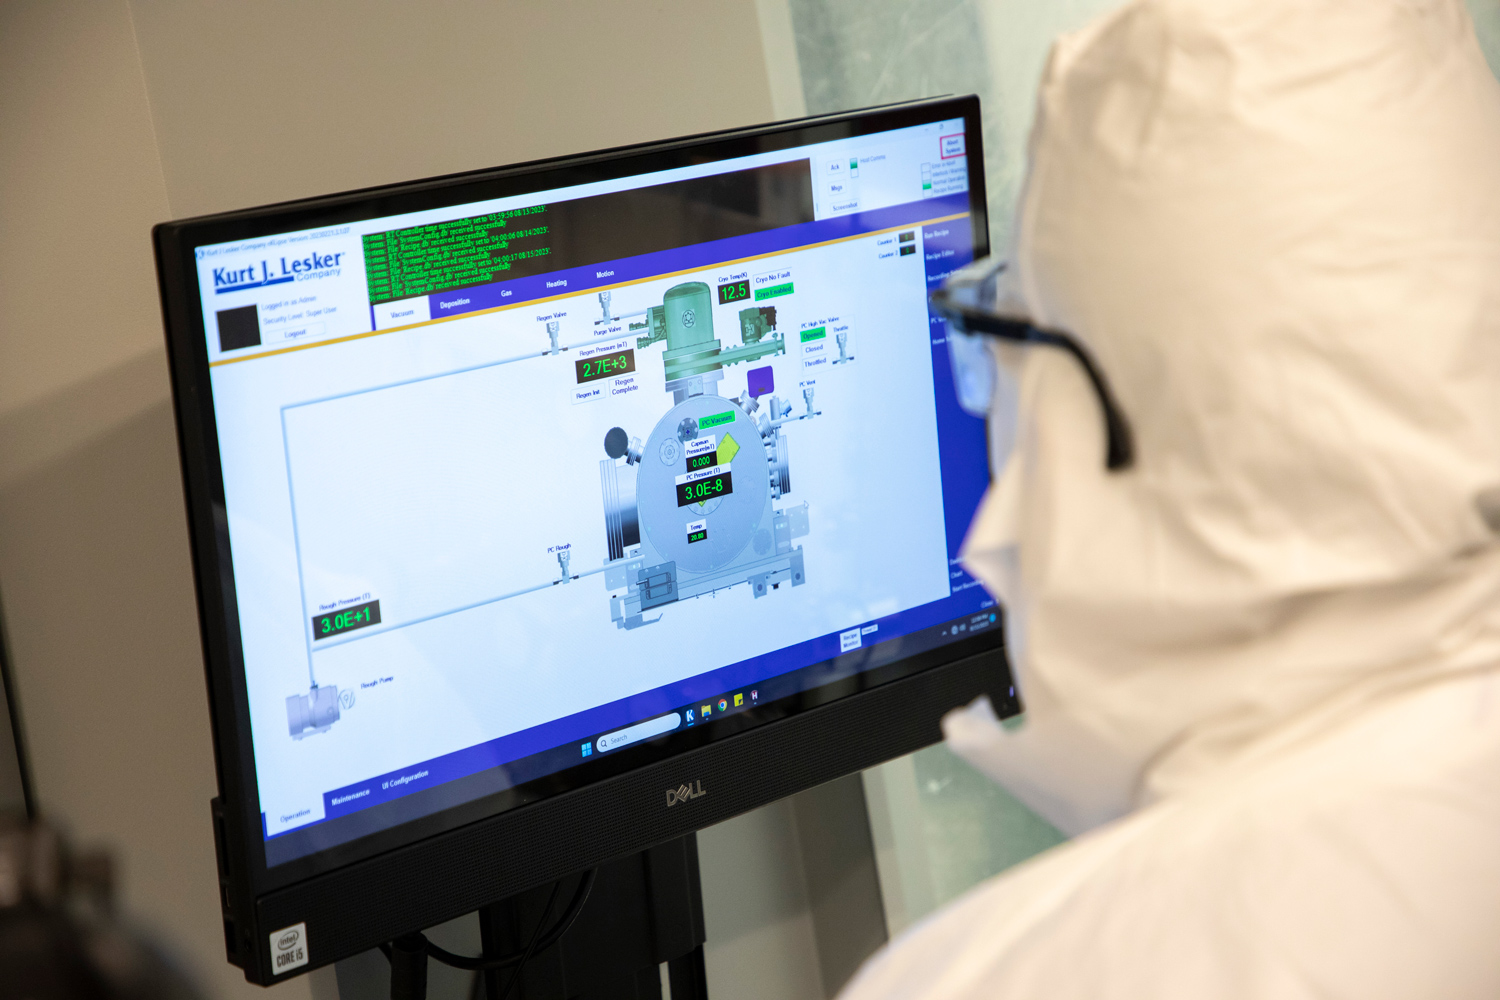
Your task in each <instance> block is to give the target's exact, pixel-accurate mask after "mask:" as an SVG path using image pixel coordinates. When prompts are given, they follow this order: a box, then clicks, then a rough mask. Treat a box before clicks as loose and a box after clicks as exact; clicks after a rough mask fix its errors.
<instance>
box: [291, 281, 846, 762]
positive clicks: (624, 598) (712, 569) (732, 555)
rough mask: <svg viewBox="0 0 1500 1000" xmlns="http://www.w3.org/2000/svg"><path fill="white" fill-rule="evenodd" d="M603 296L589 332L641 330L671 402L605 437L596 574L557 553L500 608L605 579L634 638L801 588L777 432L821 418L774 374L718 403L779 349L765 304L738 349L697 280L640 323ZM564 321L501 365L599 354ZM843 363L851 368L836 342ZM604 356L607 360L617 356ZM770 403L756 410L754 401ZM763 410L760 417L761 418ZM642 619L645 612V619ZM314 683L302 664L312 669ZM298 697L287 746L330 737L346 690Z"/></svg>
mask: <svg viewBox="0 0 1500 1000" xmlns="http://www.w3.org/2000/svg"><path fill="white" fill-rule="evenodd" d="M610 301H611V293H610V292H608V291H605V292H600V293H599V304H600V307H601V310H602V313H603V318H602V319H600V320H596V321H595V325H596V326H599V325H604V324H612V323H616V322H619V321H627V322H629V326H628V329H629V330H630V331H640V335H639V336H638V337H637V338H636V342H635V350H636V351H644V350H646V349H647V348H649V347H651V346H653V345H655V344H659V343H664V344H665V348H664V350H663V354H662V365H663V368H664V375H665V380H666V391H667V392H669V393H671V394H672V402H673V405H672V407H671V408H670V409H668V410H667V412H666V413H665V414H663V415H662V417H661V419H660V420H658V421H657V423H656V426H655V427H654V428H653V429H652V431H651V433H650V434H649V435H648V436H647V438H646V441H645V443H644V444H643V443H642V442H641V439H640V438H639V437H632V436H631V435H630V433H629V432H628V431H626V430H625V429H624V428H622V427H612V428H610V429H609V431H608V432H607V433H606V434H605V435H604V451H605V455H606V456H607V457H606V458H604V459H603V460H601V461H600V462H599V477H600V485H601V489H602V493H603V497H602V499H603V507H604V533H605V539H606V542H607V551H608V557H607V560H606V562H605V563H604V565H603V566H600V567H595V568H591V569H587V570H583V571H582V572H578V573H573V572H571V570H570V565H569V564H570V558H571V554H570V552H569V550H567V549H563V550H561V551H559V552H558V553H557V561H558V566H559V569H560V571H561V573H560V576H559V577H558V578H557V579H554V580H549V581H547V582H545V583H540V584H537V585H535V586H531V587H526V588H524V589H522V590H518V591H514V592H512V593H509V594H504V595H501V596H500V597H497V598H495V600H507V599H509V598H512V597H519V596H520V595H522V594H528V593H531V592H533V591H537V590H543V589H546V588H548V587H553V586H557V585H559V584H566V583H571V582H572V581H575V580H578V579H581V578H582V577H585V576H592V575H594V574H596V573H601V572H602V573H603V575H604V586H605V590H606V592H607V593H608V594H609V595H610V596H609V605H610V614H611V617H612V619H613V620H614V622H615V625H616V627H618V628H622V629H635V628H639V627H641V626H643V625H650V624H652V623H653V622H656V621H659V620H660V618H661V612H660V611H659V610H658V609H661V608H664V607H665V606H666V605H669V604H672V603H674V602H676V601H680V600H685V599H687V598H691V597H701V596H703V595H706V594H712V593H714V592H715V591H719V590H726V589H728V588H730V587H733V586H735V585H737V584H741V583H747V584H749V585H750V588H751V592H752V594H753V595H754V596H755V597H756V598H761V597H765V596H766V595H767V594H769V593H770V592H771V591H773V590H776V589H778V588H779V587H780V586H781V585H782V584H783V583H787V584H790V585H791V586H793V587H800V586H801V585H802V584H803V583H805V582H807V571H806V567H805V566H804V563H803V558H802V547H801V546H800V545H794V544H793V542H794V541H795V540H796V539H798V538H801V537H803V536H805V535H807V533H808V508H807V504H805V503H803V504H798V505H796V506H781V507H777V506H776V505H775V501H779V500H781V499H782V498H783V497H785V496H786V495H787V494H788V493H789V492H791V488H792V485H791V460H790V457H789V453H788V443H787V437H786V433H785V427H786V426H787V425H788V424H791V423H795V422H797V421H799V420H809V419H812V418H813V417H816V416H818V415H819V414H820V412H821V411H819V410H817V409H816V408H815V406H814V403H813V395H814V392H813V387H812V386H811V385H808V386H805V387H804V388H803V389H802V398H803V406H804V411H803V412H802V413H799V414H797V415H795V416H793V415H792V409H793V407H792V404H791V403H790V402H788V401H786V400H783V399H781V398H780V397H779V396H777V395H774V394H773V392H774V389H775V376H774V373H773V370H772V368H771V367H769V366H765V367H761V368H754V369H750V370H749V371H748V373H747V376H746V387H745V389H744V390H743V391H742V392H741V393H740V394H739V395H738V396H735V397H733V398H726V397H724V396H721V395H719V391H718V390H719V383H720V382H721V381H722V380H723V378H724V368H725V366H727V365H735V364H740V363H742V362H754V361H758V360H761V359H763V358H767V357H772V356H775V355H784V354H785V353H786V341H785V339H784V338H783V337H782V335H781V333H780V332H778V331H777V329H776V309H775V307H773V306H752V307H750V308H747V309H742V310H740V312H739V314H738V317H739V326H740V345H739V346H738V347H731V348H727V349H726V348H724V347H723V346H722V345H721V344H720V342H719V340H718V339H717V338H716V337H715V335H714V319H713V290H712V289H711V288H710V287H709V286H708V285H707V284H705V283H703V282H701V281H688V282H684V283H682V284H679V285H675V286H673V287H672V288H669V289H668V290H667V292H666V294H665V295H664V296H663V297H662V304H661V305H658V306H651V307H650V308H648V309H645V310H643V311H641V312H639V313H633V314H627V315H623V316H612V315H610ZM560 328H561V324H560V323H558V322H557V321H549V322H547V324H546V332H547V336H548V340H549V345H548V348H547V349H546V350H544V351H537V352H532V353H529V354H525V355H522V356H521V357H517V358H511V359H508V360H509V361H523V360H528V359H532V358H539V357H548V356H553V355H558V354H561V353H562V352H564V351H568V350H572V349H575V348H597V347H598V346H600V343H601V342H600V341H599V340H598V339H597V338H596V339H594V340H590V341H585V342H583V343H578V344H569V345H566V346H563V345H560V344H559V339H560V338H559V334H560V332H561V330H560ZM838 344H839V355H840V357H839V360H838V361H836V362H834V363H835V364H840V363H844V362H845V361H848V360H852V356H850V355H848V354H847V353H846V350H845V340H844V335H842V334H840V335H839V340H838ZM612 355H613V356H612ZM575 364H577V365H578V366H580V367H579V379H580V381H584V380H585V379H593V378H598V377H605V376H609V375H614V374H619V373H621V372H628V371H634V370H636V368H635V365H636V362H635V358H634V357H633V356H628V357H627V356H621V355H620V353H619V352H611V353H608V354H600V355H597V356H595V357H592V358H590V359H583V358H580V360H579V361H577V362H575ZM766 395H770V400H769V401H768V402H767V403H766V404H765V405H764V406H762V405H761V402H760V400H761V398H762V397H764V396H766ZM756 414H759V417H758V418H757V417H756ZM651 612H656V614H655V615H654V616H650V617H648V615H649V614H650V613H651ZM309 672H310V674H311V665H310V664H309ZM309 679H310V681H311V687H310V690H309V691H308V693H307V694H294V695H291V696H290V697H288V698H287V700H286V707H287V725H288V728H289V730H290V732H291V735H292V736H293V738H295V739H302V738H304V737H306V736H310V735H312V734H314V733H322V732H326V731H327V730H328V728H329V727H330V726H332V725H333V724H334V723H335V722H337V721H338V719H339V716H340V710H341V708H342V709H345V710H347V709H349V708H352V707H353V704H354V697H353V695H354V692H353V691H344V692H342V694H341V693H340V691H339V689H338V687H337V686H336V685H322V686H320V685H319V684H318V683H317V679H316V676H315V675H312V676H310V678H309Z"/></svg>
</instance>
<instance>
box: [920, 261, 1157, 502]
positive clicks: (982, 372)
mask: <svg viewBox="0 0 1500 1000" xmlns="http://www.w3.org/2000/svg"><path fill="white" fill-rule="evenodd" d="M1005 267H1006V261H1003V260H1000V259H998V258H995V257H986V258H984V259H983V260H978V261H975V262H974V263H972V264H970V265H968V266H967V267H964V268H961V269H959V270H958V271H955V272H954V273H953V274H952V275H950V276H949V277H948V280H947V281H945V282H943V286H942V287H941V288H939V289H938V290H937V291H935V292H933V293H932V296H931V302H932V307H933V308H934V309H936V310H937V311H938V313H939V314H941V315H942V317H943V318H944V319H946V320H947V321H948V338H947V339H948V356H949V358H950V359H952V362H953V386H954V390H955V391H956V392H957V394H958V403H959V405H960V406H962V407H963V408H964V410H965V412H967V413H971V414H973V415H974V416H976V417H983V416H986V415H987V414H988V413H989V411H990V402H991V400H992V399H993V397H994V394H995V359H994V356H993V355H992V354H991V353H990V349H989V345H988V344H987V343H986V342H985V337H987V336H988V337H999V338H1000V339H1001V340H1008V341H1011V342H1013V343H1018V344H1046V345H1048V346H1050V347H1060V348H1062V349H1063V350H1065V351H1067V352H1068V353H1069V354H1071V355H1073V357H1075V358H1077V359H1078V363H1079V364H1080V365H1082V366H1083V370H1084V373H1085V374H1086V375H1088V377H1089V384H1091V385H1092V386H1093V387H1094V395H1095V396H1097V397H1098V398H1099V407H1100V409H1101V410H1103V411H1104V434H1105V442H1106V445H1105V454H1104V466H1105V468H1107V469H1109V471H1111V472H1119V471H1120V470H1121V469H1128V468H1130V466H1131V464H1132V463H1133V462H1134V461H1135V445H1134V443H1133V439H1132V436H1131V433H1130V423H1129V421H1127V420H1126V419H1125V413H1124V411H1122V410H1121V409H1120V406H1119V404H1118V403H1116V402H1115V397H1114V393H1112V392H1111V391H1110V388H1109V382H1108V381H1107V380H1106V379H1105V378H1104V373H1103V372H1102V371H1100V370H1099V366H1098V365H1097V364H1096V363H1095V362H1094V358H1093V355H1091V354H1089V352H1088V348H1086V347H1084V346H1083V345H1082V344H1081V343H1079V342H1078V341H1077V340H1076V339H1075V338H1074V337H1072V336H1071V335H1069V334H1067V333H1063V332H1062V331H1061V330H1046V329H1043V328H1041V327H1039V326H1036V325H1035V324H1033V323H1032V322H1031V320H1030V319H1029V318H1026V317H1020V316H1006V315H1003V314H1001V313H1000V312H997V311H996V298H997V289H998V287H999V281H998V279H999V276H1000V274H1001V273H1002V272H1004V270H1005Z"/></svg>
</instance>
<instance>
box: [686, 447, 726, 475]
mask: <svg viewBox="0 0 1500 1000" xmlns="http://www.w3.org/2000/svg"><path fill="white" fill-rule="evenodd" d="M718 464H719V453H718V452H717V451H706V452H704V453H703V454H701V455H689V456H688V459H687V470H688V471H689V472H697V471H698V470H699V469H707V468H709V467H710V466H714V465H718Z"/></svg>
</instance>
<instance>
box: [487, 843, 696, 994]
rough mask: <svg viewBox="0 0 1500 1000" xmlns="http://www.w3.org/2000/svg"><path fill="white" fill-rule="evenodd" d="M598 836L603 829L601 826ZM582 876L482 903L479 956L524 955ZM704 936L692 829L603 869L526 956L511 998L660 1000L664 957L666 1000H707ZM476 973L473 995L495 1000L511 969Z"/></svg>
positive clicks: (600, 867)
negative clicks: (565, 920)
mask: <svg viewBox="0 0 1500 1000" xmlns="http://www.w3.org/2000/svg"><path fill="white" fill-rule="evenodd" d="M600 833H601V835H603V836H607V835H608V823H607V822H605V823H602V824H601V830H600ZM582 878H583V875H582V874H577V875H571V876H568V877H566V878H564V879H563V880H562V885H561V887H560V891H558V892H557V893H556V896H555V898H554V897H553V891H552V886H551V885H550V884H549V885H544V886H540V887H538V888H535V889H529V890H527V891H526V892H523V893H520V894H518V895H515V896H512V897H510V898H509V899H505V900H501V901H500V902H498V903H494V904H491V905H489V906H486V907H483V908H482V909H480V911H479V933H480V940H481V942H482V944H483V946H484V953H485V954H486V955H499V954H506V953H515V952H521V951H525V949H526V947H527V945H528V944H529V943H530V942H531V940H532V936H533V935H534V934H535V933H536V932H537V929H538V927H539V925H541V924H543V922H545V924H546V925H547V926H551V925H552V924H553V922H555V921H556V920H557V919H558V917H559V916H560V915H561V913H562V911H563V909H564V908H565V907H566V906H567V900H568V899H569V898H571V896H572V893H573V892H574V890H575V889H576V888H577V886H578V883H579V881H580V880H581V879H582ZM549 899H552V902H553V905H552V907H551V912H549V913H545V914H544V913H543V912H542V911H543V909H544V908H546V907H547V904H548V901H549ZM543 929H545V928H543ZM704 937H705V935H704V929H703V890H702V883H701V881H700V880H699V875H698V841H697V837H696V835H695V834H691V833H690V834H688V835H687V836H685V837H680V838H678V839H676V840H670V841H667V842H666V843H665V844H659V845H657V846H656V847H652V848H648V849H647V850H645V851H642V852H640V853H638V854H630V855H626V856H625V857H623V858H617V859H615V860H613V861H607V862H605V863H604V864H602V865H600V866H599V868H598V870H597V875H596V876H595V882H594V887H593V890H592V891H591V892H590V893H589V897H588V900H587V902H585V903H584V905H583V909H582V910H581V911H580V912H579V914H578V918H577V920H576V921H575V922H574V923H573V926H572V927H571V928H569V930H568V932H567V933H566V934H564V935H563V936H562V937H561V938H559V939H558V941H557V943H556V944H554V945H552V946H551V947H549V948H547V949H546V950H543V951H538V952H537V953H536V954H534V955H532V957H531V959H530V960H529V961H527V963H526V964H525V966H524V967H523V968H522V970H521V974H520V979H519V981H518V982H517V983H516V984H515V986H514V987H513V988H512V989H511V990H510V997H509V998H508V1000H565V998H578V1000H596V998H597V1000H606V998H607V1000H662V990H661V973H660V967H661V965H662V963H666V965H667V969H668V975H669V980H670V984H671V996H672V1000H707V998H708V980H707V976H706V973H705V970H704V964H703V941H704ZM480 975H481V976H483V977H484V979H483V989H482V991H481V993H480V994H479V995H480V996H482V997H484V998H486V1000H500V998H501V994H502V991H504V990H505V988H506V986H507V984H508V983H509V981H510V978H511V976H512V970H510V969H504V970H499V971H491V972H483V973H480Z"/></svg>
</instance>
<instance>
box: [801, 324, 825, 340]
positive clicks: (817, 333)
mask: <svg viewBox="0 0 1500 1000" xmlns="http://www.w3.org/2000/svg"><path fill="white" fill-rule="evenodd" d="M826 336H828V327H826V326H815V327H813V328H812V329H811V330H803V331H802V342H803V343H804V344H805V343H807V342H808V341H809V340H822V339H823V338H824V337H826Z"/></svg>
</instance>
